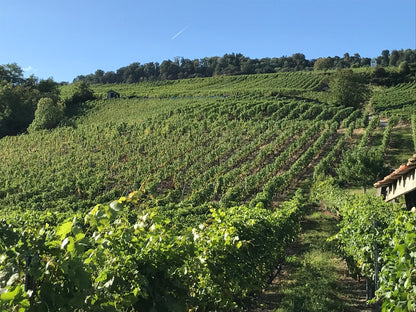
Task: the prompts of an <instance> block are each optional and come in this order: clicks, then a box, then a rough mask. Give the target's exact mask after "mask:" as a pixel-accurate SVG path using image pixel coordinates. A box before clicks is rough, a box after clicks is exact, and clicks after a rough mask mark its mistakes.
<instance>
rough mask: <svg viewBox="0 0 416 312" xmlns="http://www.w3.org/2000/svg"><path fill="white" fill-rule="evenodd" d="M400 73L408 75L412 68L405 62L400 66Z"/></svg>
mask: <svg viewBox="0 0 416 312" xmlns="http://www.w3.org/2000/svg"><path fill="white" fill-rule="evenodd" d="M399 73H401V74H404V75H407V74H408V73H410V67H409V64H408V63H407V62H406V61H403V62H401V63H400V65H399Z"/></svg>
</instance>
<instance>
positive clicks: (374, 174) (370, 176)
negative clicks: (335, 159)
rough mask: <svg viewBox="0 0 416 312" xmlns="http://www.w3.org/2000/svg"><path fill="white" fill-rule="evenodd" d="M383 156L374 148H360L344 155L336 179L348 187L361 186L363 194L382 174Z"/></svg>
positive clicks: (337, 169)
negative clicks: (348, 185)
mask: <svg viewBox="0 0 416 312" xmlns="http://www.w3.org/2000/svg"><path fill="white" fill-rule="evenodd" d="M383 163H384V159H383V154H382V153H381V152H380V150H379V149H378V148H376V147H361V148H357V149H352V150H349V151H347V152H345V153H344V155H343V158H342V161H341V163H340V164H339V167H338V168H336V169H335V170H336V172H337V174H338V179H339V180H340V181H343V182H346V183H348V184H350V185H355V186H361V187H363V189H364V193H365V192H366V190H367V186H369V185H372V184H373V183H374V182H375V181H377V179H378V178H379V177H380V175H382V174H383Z"/></svg>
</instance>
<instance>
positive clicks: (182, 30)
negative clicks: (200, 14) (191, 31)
mask: <svg viewBox="0 0 416 312" xmlns="http://www.w3.org/2000/svg"><path fill="white" fill-rule="evenodd" d="M188 27H189V25H188V26H186V27H185V28H183V29H181V30H180V31H178V32H177V33H176V34H175V35H174V36H173V37H172V38H171V40H173V39H175V38H176V37H178V36H179V35H180V34H181V33H183V32H184V31H185V30H187V29H188Z"/></svg>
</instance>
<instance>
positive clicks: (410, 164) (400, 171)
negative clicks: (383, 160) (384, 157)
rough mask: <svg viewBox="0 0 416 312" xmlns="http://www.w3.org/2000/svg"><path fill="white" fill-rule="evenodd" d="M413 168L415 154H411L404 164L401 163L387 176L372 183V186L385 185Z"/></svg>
mask: <svg viewBox="0 0 416 312" xmlns="http://www.w3.org/2000/svg"><path fill="white" fill-rule="evenodd" d="M413 168H416V154H413V156H412V157H411V158H409V160H408V161H407V163H406V164H403V165H401V166H400V167H399V168H398V169H396V170H395V171H393V172H392V173H390V174H389V175H388V176H386V177H384V179H383V180H380V181H377V182H376V183H374V187H381V186H386V185H389V184H390V183H392V182H393V181H395V180H397V179H398V178H400V177H401V176H402V175H405V174H406V173H408V172H409V171H410V170H412V169H413Z"/></svg>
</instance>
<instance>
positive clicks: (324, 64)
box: [313, 57, 334, 70]
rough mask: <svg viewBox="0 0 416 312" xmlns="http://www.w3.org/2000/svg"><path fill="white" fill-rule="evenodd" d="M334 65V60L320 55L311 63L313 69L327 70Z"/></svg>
mask: <svg viewBox="0 0 416 312" xmlns="http://www.w3.org/2000/svg"><path fill="white" fill-rule="evenodd" d="M333 66H334V62H333V60H332V59H331V58H330V57H326V58H325V57H320V58H318V59H317V60H316V61H315V63H314V64H313V69H314V70H328V69H331V68H332V67H333Z"/></svg>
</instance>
